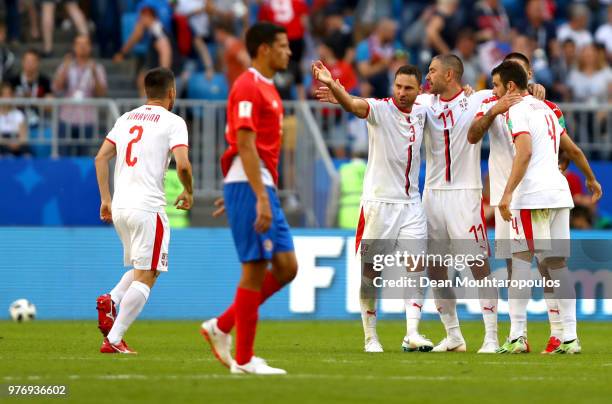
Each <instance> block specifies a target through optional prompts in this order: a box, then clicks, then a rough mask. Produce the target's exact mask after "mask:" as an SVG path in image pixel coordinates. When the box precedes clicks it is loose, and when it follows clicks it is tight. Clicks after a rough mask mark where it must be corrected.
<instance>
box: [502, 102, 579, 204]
mask: <svg viewBox="0 0 612 404" xmlns="http://www.w3.org/2000/svg"><path fill="white" fill-rule="evenodd" d="M505 117H506V123H507V125H508V128H509V129H510V133H511V135H512V138H513V139H515V140H516V137H517V136H527V135H530V138H531V148H532V152H531V160H530V161H529V165H528V166H527V171H526V172H525V176H524V177H523V179H522V181H521V182H520V184H519V185H518V187H517V188H516V190H515V191H514V194H513V196H512V203H511V205H510V207H511V208H512V209H545V208H571V207H573V206H574V202H573V201H572V195H571V193H570V190H569V185H568V183H567V180H566V179H565V177H564V176H563V174H561V171H559V143H560V137H561V136H565V135H566V132H565V129H563V127H562V126H561V124H560V123H559V120H558V119H557V116H556V115H555V113H554V112H553V110H551V109H550V107H549V106H548V105H546V103H544V102H543V101H540V100H538V99H536V98H534V97H532V96H531V95H527V96H524V97H523V100H522V101H521V102H519V103H518V104H516V105H513V106H512V107H510V109H509V110H508V112H507V113H506V114H505Z"/></svg>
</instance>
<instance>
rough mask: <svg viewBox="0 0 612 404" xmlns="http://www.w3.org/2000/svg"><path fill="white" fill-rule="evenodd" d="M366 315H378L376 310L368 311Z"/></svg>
mask: <svg viewBox="0 0 612 404" xmlns="http://www.w3.org/2000/svg"><path fill="white" fill-rule="evenodd" d="M366 314H367V315H369V316H375V315H376V310H374V311H370V310H367V311H366Z"/></svg>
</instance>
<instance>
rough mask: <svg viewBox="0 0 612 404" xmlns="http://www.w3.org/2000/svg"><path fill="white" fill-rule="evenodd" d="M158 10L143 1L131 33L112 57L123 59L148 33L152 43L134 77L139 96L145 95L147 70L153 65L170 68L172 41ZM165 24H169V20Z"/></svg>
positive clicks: (117, 59)
mask: <svg viewBox="0 0 612 404" xmlns="http://www.w3.org/2000/svg"><path fill="white" fill-rule="evenodd" d="M160 10H163V9H161V8H155V7H153V6H151V5H149V4H148V3H145V5H144V6H143V7H141V8H140V13H139V16H138V21H137V22H136V25H135V26H134V30H133V31H132V34H131V35H130V37H129V38H128V40H127V41H126V43H125V44H123V46H122V47H121V50H120V51H119V52H118V53H117V54H116V55H115V57H114V58H113V60H114V61H115V62H121V61H123V60H124V58H125V56H126V55H127V54H128V53H129V52H130V51H131V50H132V48H133V47H134V46H135V45H136V44H137V43H138V42H139V41H140V40H141V39H142V38H143V37H144V35H145V33H148V34H149V35H150V37H151V42H152V43H151V44H150V45H149V47H148V48H149V51H148V53H147V55H146V56H145V58H144V60H142V61H141V63H140V64H141V67H140V69H139V72H138V77H137V79H136V83H137V85H138V91H139V93H140V96H141V97H144V96H145V92H144V76H145V72H146V71H147V70H149V69H152V68H154V67H165V68H167V69H171V68H172V43H171V41H170V34H169V32H168V29H167V28H166V27H165V24H164V22H163V20H162V18H161V17H160ZM166 24H169V22H168V23H166Z"/></svg>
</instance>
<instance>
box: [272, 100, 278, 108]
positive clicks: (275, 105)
mask: <svg viewBox="0 0 612 404" xmlns="http://www.w3.org/2000/svg"><path fill="white" fill-rule="evenodd" d="M272 108H274V109H276V108H278V102H277V101H276V100H273V101H272Z"/></svg>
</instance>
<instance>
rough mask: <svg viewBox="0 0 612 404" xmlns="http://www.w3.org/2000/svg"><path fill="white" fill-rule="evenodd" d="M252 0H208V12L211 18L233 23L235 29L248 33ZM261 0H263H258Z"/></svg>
mask: <svg viewBox="0 0 612 404" xmlns="http://www.w3.org/2000/svg"><path fill="white" fill-rule="evenodd" d="M249 1H250V0H206V5H207V12H208V16H209V17H210V18H213V19H215V20H224V21H225V22H228V23H231V24H232V25H233V26H234V28H235V29H238V31H240V32H242V35H240V36H241V37H242V36H244V34H245V33H246V29H247V28H248V26H249V4H248V3H249ZM258 1H261V0H258Z"/></svg>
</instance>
